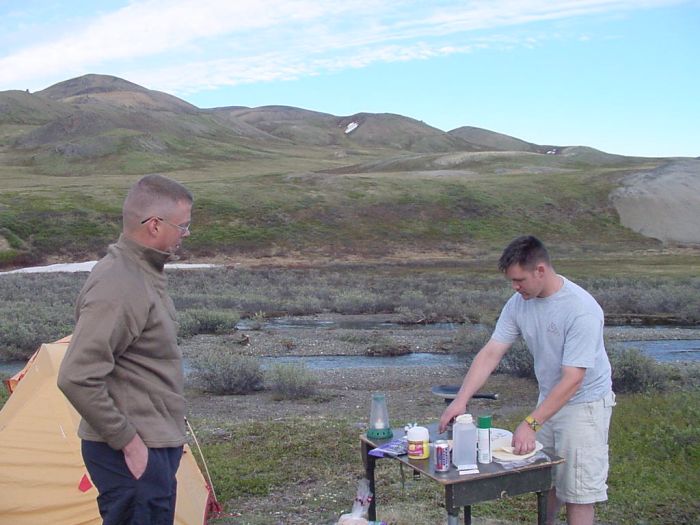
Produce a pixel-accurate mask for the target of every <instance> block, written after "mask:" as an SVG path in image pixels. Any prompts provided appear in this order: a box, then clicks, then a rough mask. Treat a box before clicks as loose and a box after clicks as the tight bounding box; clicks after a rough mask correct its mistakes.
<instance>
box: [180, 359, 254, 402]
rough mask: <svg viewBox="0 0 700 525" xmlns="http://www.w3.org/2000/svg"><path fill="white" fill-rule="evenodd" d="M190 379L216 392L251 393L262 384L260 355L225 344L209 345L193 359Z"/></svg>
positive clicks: (204, 389)
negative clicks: (240, 352) (210, 346)
mask: <svg viewBox="0 0 700 525" xmlns="http://www.w3.org/2000/svg"><path fill="white" fill-rule="evenodd" d="M190 366H191V367H192V373H191V374H190V378H189V382H190V383H191V385H192V386H193V387H194V388H196V389H198V390H202V391H204V392H211V393H213V394H250V393H251V392H255V391H257V390H262V388H263V372H262V368H261V367H260V362H259V360H258V359H256V358H254V357H250V356H242V355H238V354H235V353H233V351H232V350H230V349H228V348H226V347H213V348H206V349H204V350H202V351H201V352H199V353H198V354H197V355H195V356H193V357H192V358H191V359H190Z"/></svg>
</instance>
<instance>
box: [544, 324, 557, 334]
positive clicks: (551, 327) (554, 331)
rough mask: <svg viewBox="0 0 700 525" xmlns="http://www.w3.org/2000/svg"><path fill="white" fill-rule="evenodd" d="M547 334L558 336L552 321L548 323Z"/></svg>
mask: <svg viewBox="0 0 700 525" xmlns="http://www.w3.org/2000/svg"><path fill="white" fill-rule="evenodd" d="M547 333H549V334H556V335H559V329H558V328H557V325H556V324H554V321H552V322H551V323H549V325H548V326H547Z"/></svg>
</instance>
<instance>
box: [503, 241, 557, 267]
mask: <svg viewBox="0 0 700 525" xmlns="http://www.w3.org/2000/svg"><path fill="white" fill-rule="evenodd" d="M541 262H544V263H546V264H548V265H550V264H551V262H550V260H549V253H548V252H547V248H545V247H544V244H542V241H540V240H539V239H538V238H537V237H535V236H533V235H523V236H521V237H518V238H516V239H513V240H512V241H511V242H510V244H509V245H508V246H506V249H505V250H503V253H502V254H501V258H500V259H498V269H499V270H501V271H502V272H505V271H506V270H507V269H508V268H510V267H511V266H513V265H514V264H519V265H520V266H522V267H523V268H527V269H532V268H534V267H535V265H537V263H541Z"/></svg>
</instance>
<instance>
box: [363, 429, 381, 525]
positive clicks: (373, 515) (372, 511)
mask: <svg viewBox="0 0 700 525" xmlns="http://www.w3.org/2000/svg"><path fill="white" fill-rule="evenodd" d="M369 451H370V448H369V447H368V446H367V444H366V443H364V442H363V443H362V462H363V463H364V464H365V477H366V478H367V480H368V481H369V491H370V493H371V494H372V499H371V500H370V502H369V508H368V509H367V518H369V520H370V521H374V520H376V519H377V507H376V501H377V494H376V492H375V490H374V467H375V464H376V461H377V458H375V457H374V456H370V455H369Z"/></svg>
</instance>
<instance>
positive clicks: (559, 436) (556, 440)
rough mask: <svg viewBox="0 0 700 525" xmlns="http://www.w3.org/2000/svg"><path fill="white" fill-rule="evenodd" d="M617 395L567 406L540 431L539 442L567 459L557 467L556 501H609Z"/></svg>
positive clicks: (555, 482) (555, 471)
mask: <svg viewBox="0 0 700 525" xmlns="http://www.w3.org/2000/svg"><path fill="white" fill-rule="evenodd" d="M614 406H615V394H614V393H613V392H610V393H609V394H607V395H606V396H605V397H603V399H599V400H598V401H592V402H590V403H577V404H574V405H565V406H564V407H563V408H562V409H561V410H560V411H559V412H557V413H556V414H555V415H554V416H553V417H552V418H551V419H550V420H549V421H547V422H546V423H545V424H544V425H543V426H542V428H541V429H540V430H539V431H538V432H537V441H539V442H540V443H542V444H543V445H544V446H545V447H551V448H553V449H554V451H555V453H556V454H557V455H558V456H560V457H562V458H564V459H565V460H566V462H565V463H563V464H561V465H557V466H556V467H554V487H555V489H556V492H557V498H559V499H560V500H561V501H563V502H565V503H579V504H587V503H596V502H598V501H606V500H607V499H608V485H607V479H608V429H609V428H610V417H611V415H612V407H614Z"/></svg>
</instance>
